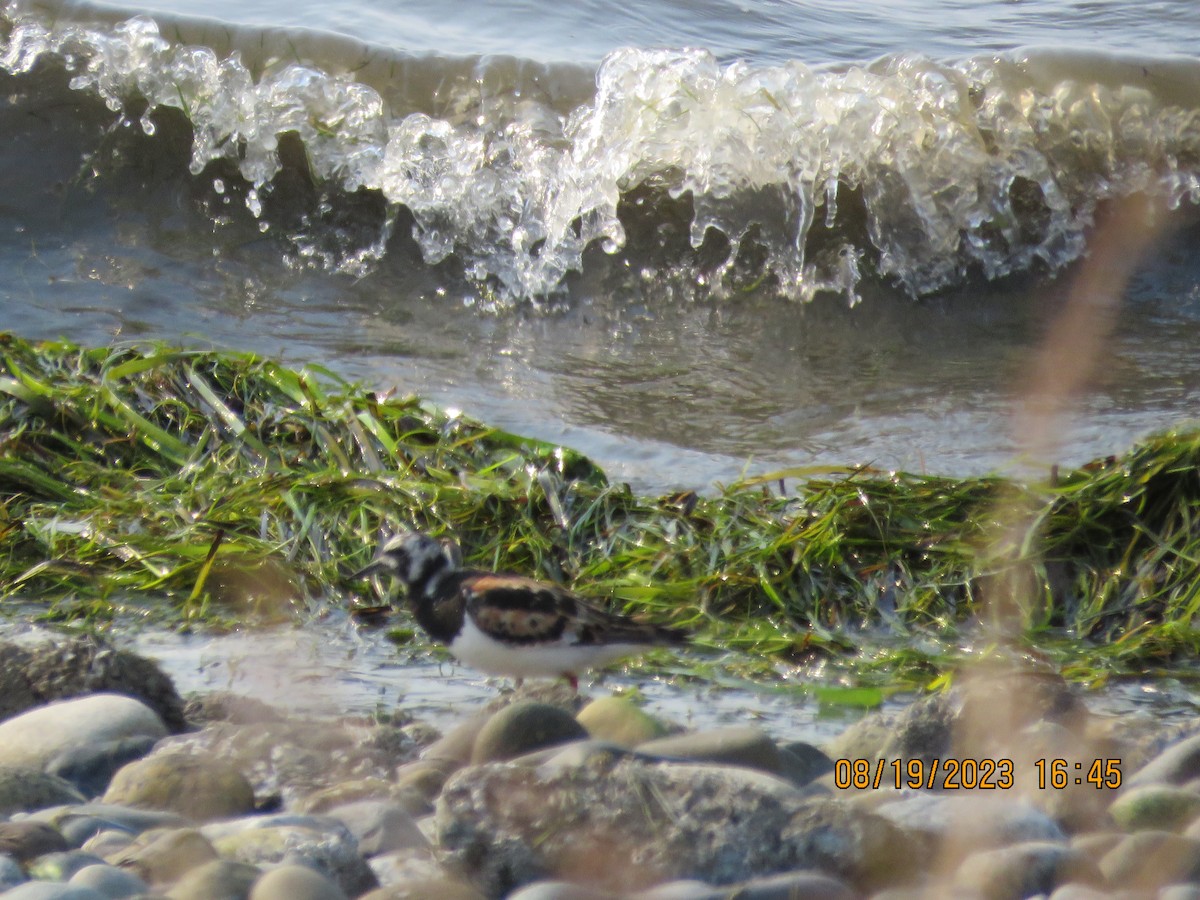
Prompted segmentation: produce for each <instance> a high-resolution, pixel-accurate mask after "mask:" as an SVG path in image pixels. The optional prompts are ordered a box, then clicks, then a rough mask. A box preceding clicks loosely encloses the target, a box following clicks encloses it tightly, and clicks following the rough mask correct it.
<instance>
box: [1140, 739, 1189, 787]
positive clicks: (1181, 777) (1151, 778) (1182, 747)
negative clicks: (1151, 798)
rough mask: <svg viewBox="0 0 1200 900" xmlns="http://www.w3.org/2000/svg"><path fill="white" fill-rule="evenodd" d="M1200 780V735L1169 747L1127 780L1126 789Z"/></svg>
mask: <svg viewBox="0 0 1200 900" xmlns="http://www.w3.org/2000/svg"><path fill="white" fill-rule="evenodd" d="M1193 778H1200V734H1196V735H1193V736H1192V737H1190V738H1187V739H1186V740H1183V741H1180V742H1179V743H1177V744H1173V745H1172V746H1170V747H1168V748H1167V749H1166V750H1164V751H1163V752H1162V753H1160V754H1158V756H1156V757H1154V759H1152V760H1150V762H1148V763H1146V764H1145V765H1144V766H1142V767H1141V768H1140V769H1139V770H1138V771H1137V772H1135V773H1133V775H1131V776H1130V777H1129V778H1127V779H1126V780H1125V787H1126V788H1136V787H1142V786H1143V785H1147V784H1185V783H1186V782H1189V781H1191V780H1192V779H1193Z"/></svg>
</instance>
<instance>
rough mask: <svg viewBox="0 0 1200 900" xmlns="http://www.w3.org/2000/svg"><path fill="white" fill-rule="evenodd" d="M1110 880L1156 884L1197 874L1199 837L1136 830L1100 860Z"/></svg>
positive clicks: (1140, 885) (1144, 885) (1128, 884)
mask: <svg viewBox="0 0 1200 900" xmlns="http://www.w3.org/2000/svg"><path fill="white" fill-rule="evenodd" d="M1100 871H1101V872H1102V873H1104V877H1105V879H1106V880H1107V881H1108V883H1109V884H1119V885H1123V886H1126V887H1130V888H1145V889H1150V888H1159V887H1163V886H1166V885H1169V884H1177V883H1179V882H1186V881H1193V880H1196V879H1197V878H1200V841H1198V840H1196V839H1194V838H1189V837H1185V836H1184V835H1181V834H1176V833H1175V832H1173V831H1138V832H1135V833H1134V834H1131V835H1129V836H1128V837H1126V838H1125V839H1124V840H1122V841H1121V843H1119V844H1117V846H1115V847H1114V848H1113V849H1112V850H1110V851H1108V853H1106V854H1104V856H1103V857H1102V858H1101V860H1100Z"/></svg>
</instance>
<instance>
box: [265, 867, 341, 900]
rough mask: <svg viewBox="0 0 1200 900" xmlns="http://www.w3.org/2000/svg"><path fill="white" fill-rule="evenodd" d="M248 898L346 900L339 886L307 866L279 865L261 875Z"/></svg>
mask: <svg viewBox="0 0 1200 900" xmlns="http://www.w3.org/2000/svg"><path fill="white" fill-rule="evenodd" d="M250 900H346V894H345V893H344V892H343V891H342V889H341V888H340V887H338V886H337V885H336V884H334V883H333V882H332V881H330V880H329V879H328V878H326V877H325V876H324V875H322V874H321V873H320V872H314V871H313V870H312V869H310V868H308V867H307V866H294V865H289V866H280V867H279V868H277V869H272V870H271V871H269V872H267V873H266V874H265V875H263V876H262V877H261V878H260V879H258V881H257V882H256V883H255V885H254V888H253V890H251V891H250Z"/></svg>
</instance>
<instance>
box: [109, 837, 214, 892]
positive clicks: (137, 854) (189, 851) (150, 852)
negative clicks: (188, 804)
mask: <svg viewBox="0 0 1200 900" xmlns="http://www.w3.org/2000/svg"><path fill="white" fill-rule="evenodd" d="M216 859H217V851H216V850H215V849H214V848H213V845H212V844H211V843H209V841H208V839H207V838H206V837H204V835H202V834H201V833H200V832H199V831H196V830H195V829H192V828H173V829H167V830H158V829H155V830H153V831H148V832H145V833H143V834H141V835H138V837H137V838H136V839H135V840H134V841H133V843H132V844H130V846H129V847H127V848H126V849H124V850H122V851H121V852H120V853H118V854H117V855H116V856H115V857H110V858H109V862H111V863H113V864H115V865H118V866H120V867H121V868H123V869H128V870H129V871H131V872H134V873H136V874H137V875H138V877H140V878H141V879H142V880H143V881H145V882H146V883H147V884H149V885H151V886H155V885H160V884H171V883H172V882H175V881H177V880H178V879H180V878H181V877H183V876H184V875H185V874H187V873H188V872H190V871H191V870H192V869H195V868H197V867H198V866H202V865H204V864H206V863H209V862H213V861H214V860H216Z"/></svg>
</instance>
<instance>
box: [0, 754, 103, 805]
mask: <svg viewBox="0 0 1200 900" xmlns="http://www.w3.org/2000/svg"><path fill="white" fill-rule="evenodd" d="M84 799H85V798H84V796H83V794H81V793H79V791H77V790H75V788H73V787H72V786H71V784H70V782H68V781H64V780H63V779H62V778H59V777H58V776H57V775H47V774H46V773H44V772H39V771H37V770H35V769H26V768H20V767H16V766H0V816H11V815H12V814H13V813H17V812H33V811H35V810H39V809H45V808H47V807H50V806H61V805H63V804H71V803H82V802H83V801H84Z"/></svg>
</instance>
